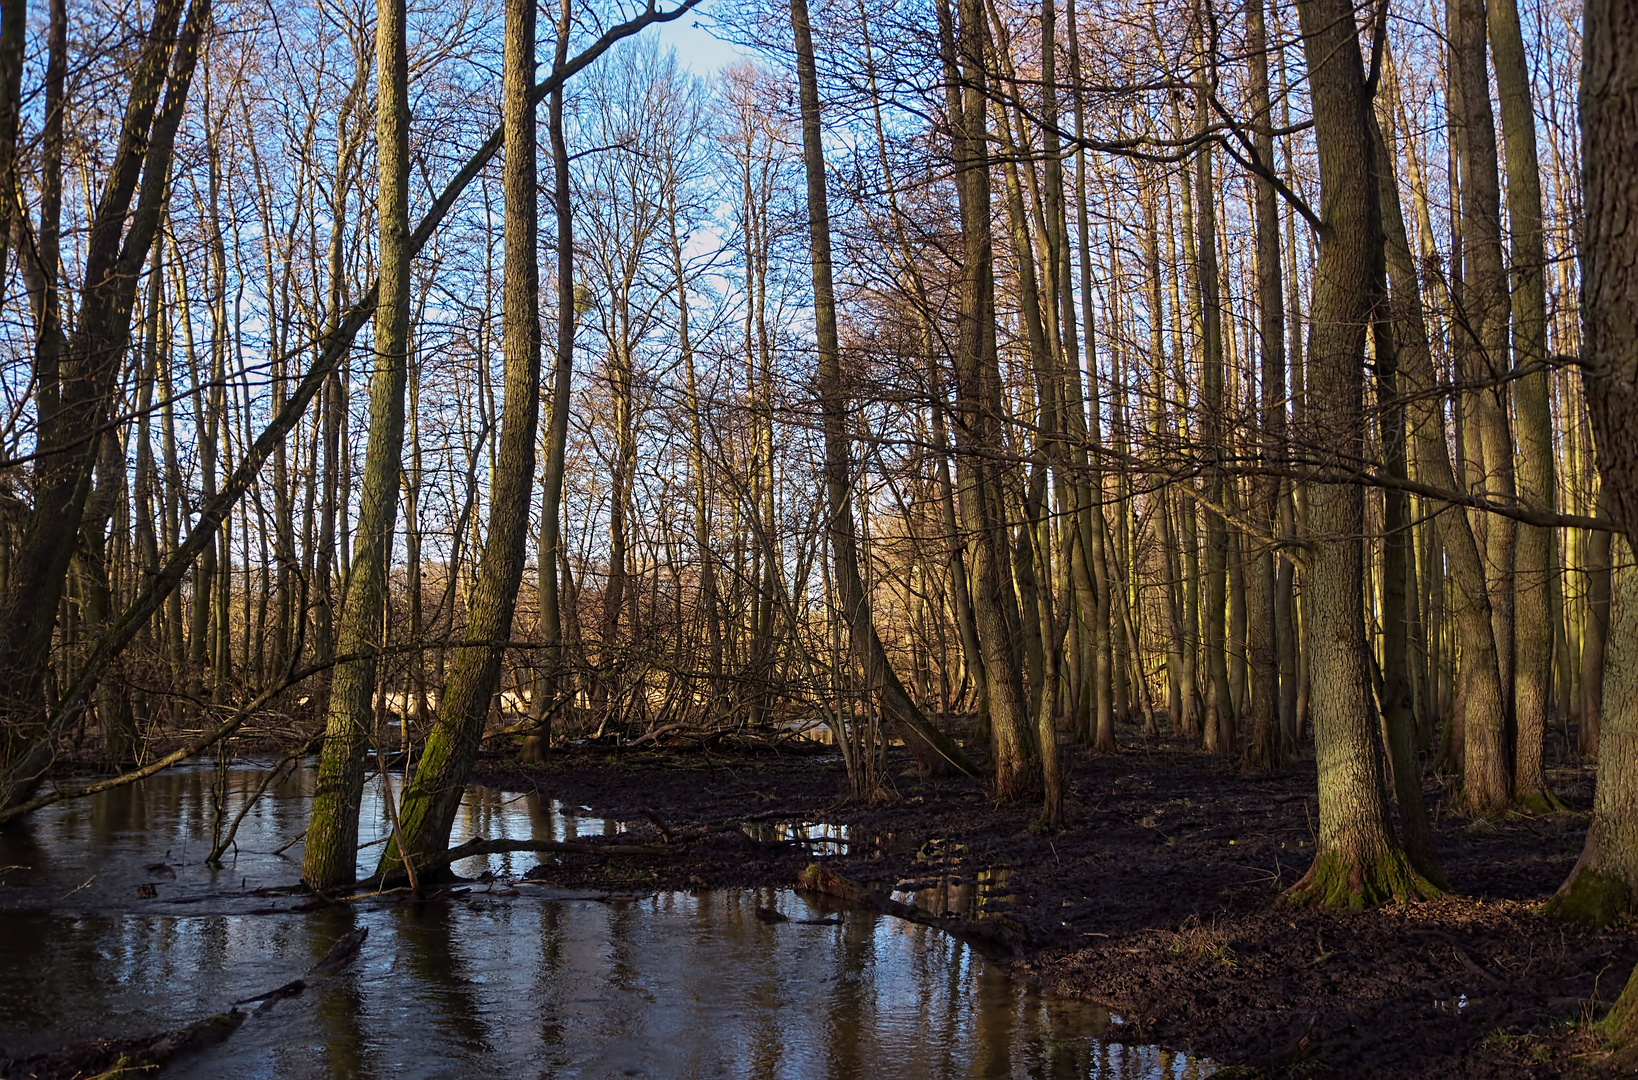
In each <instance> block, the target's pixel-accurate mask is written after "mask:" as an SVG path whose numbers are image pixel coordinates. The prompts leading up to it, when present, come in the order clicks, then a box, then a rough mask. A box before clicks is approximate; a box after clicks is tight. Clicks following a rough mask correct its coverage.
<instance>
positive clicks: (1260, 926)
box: [475, 744, 1638, 1077]
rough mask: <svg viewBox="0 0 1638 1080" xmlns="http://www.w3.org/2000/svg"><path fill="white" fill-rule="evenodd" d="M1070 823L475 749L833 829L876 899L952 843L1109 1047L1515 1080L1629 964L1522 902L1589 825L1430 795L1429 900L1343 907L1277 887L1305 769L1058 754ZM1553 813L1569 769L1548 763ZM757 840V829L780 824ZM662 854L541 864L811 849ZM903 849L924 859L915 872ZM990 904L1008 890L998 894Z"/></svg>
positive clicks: (679, 803) (772, 865) (1305, 840)
mask: <svg viewBox="0 0 1638 1080" xmlns="http://www.w3.org/2000/svg"><path fill="white" fill-rule="evenodd" d="M1071 767H1072V784H1071V788H1070V792H1071V795H1070V798H1069V802H1068V807H1067V810H1068V815H1069V820H1070V827H1069V829H1068V830H1066V831H1064V832H1060V833H1056V834H1051V835H1046V834H1041V833H1038V832H1036V831H1032V828H1031V826H1032V824H1033V823H1034V819H1035V817H1036V813H1037V811H1036V809H1035V808H1034V807H1032V806H1021V805H1020V806H995V805H992V804H991V803H989V802H988V801H986V799H985V797H984V793H983V791H982V789H981V787H980V786H979V785H978V784H976V783H974V782H972V781H966V780H940V781H922V780H919V779H917V778H915V777H914V776H912V775H903V774H901V775H897V776H895V777H894V778H893V780H892V786H893V788H894V791H893V793H892V796H891V798H890V799H889V800H888V801H885V802H881V803H878V804H875V805H869V804H862V803H858V802H854V801H851V800H848V799H847V798H846V797H845V792H846V790H847V789H846V781H845V776H844V774H843V772H842V767H841V763H840V761H839V760H838V759H835V758H833V757H827V756H818V755H791V754H783V755H781V754H773V753H765V754H743V753H740V754H724V753H720V752H711V751H693V752H687V753H663V752H654V753H648V754H645V753H641V752H634V751H626V752H621V753H599V752H596V751H590V750H575V751H569V752H563V753H558V754H556V755H554V757H553V759H552V760H551V761H550V763H549V764H547V765H545V766H542V767H539V768H520V767H519V766H517V765H515V764H512V763H510V762H508V761H506V760H504V759H501V758H493V759H489V760H486V761H485V762H484V763H483V764H482V765H481V767H480V775H479V776H478V777H475V779H482V780H484V781H486V782H489V783H494V784H500V785H503V786H505V787H508V788H511V789H514V790H516V789H519V788H524V787H527V786H535V787H538V789H539V790H540V791H541V792H542V793H543V794H545V795H548V796H551V797H554V798H557V799H560V800H561V801H562V802H563V803H564V804H567V805H570V806H584V807H587V808H589V810H590V812H591V813H595V814H597V815H599V816H608V817H614V818H620V819H627V820H632V821H638V822H642V824H641V825H638V826H634V827H633V828H634V830H635V832H636V836H638V837H645V836H646V838H647V839H657V838H658V837H657V834H658V833H659V831H660V829H659V827H658V826H656V825H654V824H652V823H650V822H649V821H648V820H645V815H644V811H648V812H651V813H652V814H653V815H656V816H658V817H659V819H660V820H661V821H663V822H664V823H665V826H666V827H667V829H668V830H669V831H670V832H672V833H673V834H679V835H681V834H688V833H690V832H693V833H694V834H696V835H697V834H698V832H699V830H700V829H701V828H702V827H705V826H710V825H727V826H732V825H733V824H735V823H738V822H744V821H753V822H756V823H759V824H762V825H765V826H767V827H768V828H769V830H772V829H773V827H774V826H776V825H777V824H779V823H802V822H819V823H826V824H830V825H836V826H844V825H845V826H847V827H848V829H849V836H850V840H851V843H850V845H849V847H848V850H847V851H846V853H845V854H841V855H837V856H834V857H831V858H829V859H827V860H825V861H826V865H827V866H828V867H829V868H830V869H832V870H833V871H834V872H835V873H838V874H841V875H844V876H845V877H847V878H850V879H852V880H854V881H856V882H860V883H863V884H867V885H872V886H876V887H886V888H890V887H891V886H893V885H894V884H895V883H898V882H903V881H907V880H908V881H918V880H920V881H925V879H926V878H927V877H928V862H927V856H928V855H929V854H930V853H932V852H933V851H934V850H935V849H934V848H927V847H924V846H923V845H924V844H925V843H926V842H927V841H929V840H943V841H944V842H945V843H943V844H942V845H937V847H936V850H937V851H938V852H940V853H941V854H943V855H944V856H945V857H950V856H951V853H952V852H953V853H955V856H954V857H955V858H956V859H957V861H958V862H959V868H958V873H959V874H962V875H965V876H967V877H968V879H969V880H971V879H972V878H975V877H977V875H978V872H979V871H982V870H986V869H989V870H1008V871H1010V874H1008V875H1006V883H1005V886H1004V888H998V889H996V890H994V892H995V893H998V894H1006V897H1005V898H1004V899H996V898H994V897H992V899H991V902H990V903H989V904H987V906H986V908H985V910H986V911H987V912H989V913H992V914H993V913H995V912H998V911H1001V910H1005V912H1006V915H1007V916H1008V917H1010V918H1011V919H1014V920H1016V921H1017V923H1018V924H1021V925H1020V926H1019V927H1017V928H1016V929H1017V932H1016V933H1014V934H1012V935H1011V936H1012V939H1013V940H1015V941H1017V942H1018V944H1017V948H1016V959H1015V961H1014V962H1015V963H1016V964H1018V965H1019V966H1020V967H1021V968H1022V969H1024V970H1025V971H1027V972H1028V973H1029V974H1030V976H1031V977H1033V978H1035V979H1038V980H1039V981H1040V982H1041V983H1042V984H1043V985H1044V986H1046V987H1047V988H1048V989H1050V990H1051V991H1053V992H1055V993H1058V994H1062V995H1065V996H1074V997H1086V998H1092V999H1095V1000H1097V1001H1099V1002H1101V1003H1103V1004H1105V1005H1107V1006H1109V1007H1110V1009H1111V1010H1112V1011H1114V1012H1116V1013H1118V1014H1119V1015H1120V1016H1121V1017H1122V1018H1123V1021H1124V1023H1123V1025H1122V1028H1121V1032H1120V1034H1119V1035H1118V1036H1117V1037H1118V1038H1122V1039H1129V1040H1131V1041H1134V1042H1159V1043H1161V1044H1164V1045H1171V1046H1175V1047H1179V1048H1188V1049H1192V1050H1194V1051H1196V1052H1198V1053H1202V1054H1205V1055H1207V1056H1210V1057H1212V1058H1214V1059H1216V1060H1217V1061H1219V1062H1221V1063H1224V1064H1227V1065H1235V1064H1238V1065H1245V1066H1251V1067H1253V1068H1255V1069H1256V1070H1257V1071H1258V1072H1259V1073H1262V1074H1266V1075H1289V1076H1316V1077H1318V1076H1350V1077H1351V1076H1361V1077H1367V1076H1368V1077H1402V1076H1419V1077H1420V1076H1430V1077H1513V1076H1519V1077H1525V1076H1555V1075H1566V1074H1574V1073H1578V1072H1583V1071H1591V1070H1593V1069H1595V1068H1596V1067H1597V1065H1598V1061H1597V1057H1596V1054H1594V1053H1592V1046H1591V1043H1590V1040H1589V1037H1588V1036H1587V1034H1586V1032H1585V1027H1586V1025H1585V1021H1586V1020H1587V1019H1588V1018H1589V1017H1590V1016H1593V1015H1595V1014H1597V1013H1600V1012H1601V1011H1602V1009H1603V1008H1604V1007H1605V1006H1607V1004H1608V1003H1609V1002H1610V1001H1612V1000H1613V999H1614V997H1615V996H1616V995H1617V994H1618V993H1619V992H1620V989H1621V987H1622V985H1623V984H1624V982H1625V980H1626V977H1627V975H1628V973H1629V972H1630V971H1631V970H1632V967H1633V964H1634V962H1635V961H1638V937H1635V935H1634V934H1633V933H1632V932H1631V931H1630V930H1627V929H1616V930H1604V931H1597V930H1588V929H1582V928H1578V927H1573V926H1567V925H1564V924H1561V923H1558V922H1554V921H1551V920H1548V919H1545V918H1543V917H1541V916H1540V915H1538V914H1537V913H1536V908H1537V907H1538V906H1539V905H1540V903H1541V902H1542V901H1543V900H1545V899H1546V898H1547V897H1548V896H1549V895H1550V894H1551V893H1552V891H1553V890H1554V889H1555V888H1556V887H1557V886H1558V884H1559V883H1560V882H1561V881H1562V880H1563V879H1564V877H1565V875H1566V874H1567V873H1568V871H1569V869H1570V867H1571V865H1572V864H1573V863H1574V861H1575V857H1576V854H1577V852H1578V851H1579V849H1580V845H1581V840H1582V836H1583V834H1584V831H1585V828H1586V819H1585V817H1584V816H1582V815H1579V814H1575V813H1560V814H1555V815H1552V816H1548V817H1524V816H1518V817H1511V818H1507V819H1505V820H1500V821H1485V822H1479V823H1474V822H1471V821H1468V820H1465V819H1462V818H1460V817H1457V816H1454V815H1452V814H1451V813H1450V811H1449V798H1448V796H1447V793H1446V791H1445V790H1444V789H1443V788H1442V787H1441V786H1440V784H1439V783H1438V782H1437V781H1436V780H1433V779H1430V780H1429V781H1428V786H1427V796H1428V801H1429V805H1430V807H1432V808H1433V812H1434V813H1435V814H1436V815H1437V823H1436V829H1437V838H1438V843H1439V850H1440V853H1441V855H1442V857H1443V859H1444V865H1445V870H1446V874H1447V877H1448V878H1449V881H1450V884H1451V886H1452V889H1453V894H1452V896H1451V897H1450V898H1448V899H1445V900H1441V901H1437V902H1431V903H1422V904H1416V905H1413V906H1410V907H1406V908H1398V907H1387V908H1381V909H1378V910H1374V911H1367V912H1362V913H1348V912H1327V911H1312V910H1296V909H1291V908H1289V907H1286V906H1284V905H1283V904H1281V903H1280V902H1279V897H1280V894H1281V891H1282V890H1283V889H1284V888H1286V887H1288V886H1289V885H1291V884H1292V883H1293V882H1294V881H1295V880H1296V879H1297V878H1298V877H1300V876H1301V874H1302V872H1303V871H1304V870H1305V869H1306V868H1307V866H1308V862H1309V859H1310V853H1311V851H1312V844H1313V828H1314V814H1315V812H1316V805H1315V798H1314V786H1315V781H1314V770H1313V764H1312V762H1311V761H1310V762H1306V763H1301V764H1297V765H1294V766H1292V767H1291V768H1290V769H1289V770H1287V771H1286V772H1284V773H1281V774H1279V775H1277V776H1272V777H1261V776H1247V775H1243V774H1239V773H1237V772H1236V771H1235V770H1233V769H1232V768H1230V767H1229V766H1228V765H1227V764H1225V763H1222V762H1219V761H1216V760H1213V759H1210V758H1207V757H1205V756H1203V755H1200V754H1197V753H1192V752H1186V751H1182V750H1177V749H1173V748H1169V747H1166V746H1162V745H1147V746H1144V745H1130V744H1129V745H1128V747H1127V749H1125V750H1124V751H1123V752H1122V753H1120V754H1118V755H1115V756H1108V757H1101V756H1075V757H1074V759H1073V760H1072V762H1071ZM1551 781H1552V783H1553V785H1554V788H1555V790H1556V791H1557V792H1558V793H1559V794H1560V795H1561V796H1562V797H1563V798H1564V799H1565V801H1566V802H1567V803H1568V804H1569V805H1571V806H1573V807H1582V808H1585V807H1586V806H1587V805H1588V804H1589V803H1590V801H1591V784H1592V774H1591V771H1590V770H1583V769H1570V768H1567V769H1560V770H1555V771H1553V772H1552V773H1551ZM763 835H764V836H771V837H776V838H777V836H778V835H779V834H778V833H777V831H766V832H764V833H763ZM672 846H673V848H674V850H675V854H673V855H669V856H668V857H665V858H659V859H644V858H642V857H635V858H633V857H627V858H621V859H614V858H609V857H605V856H598V855H584V854H563V855H561V856H558V857H556V858H555V859H554V860H548V861H546V862H545V863H543V864H542V866H541V867H539V868H538V873H539V875H540V876H543V877H545V878H547V879H548V880H551V881H553V882H555V883H558V884H562V885H565V886H570V887H586V886H590V887H599V888H605V889H615V890H624V889H629V890H632V891H638V890H645V889H655V888H687V887H691V886H692V887H696V888H697V887H702V886H704V887H719V886H736V885H769V884H787V883H789V882H791V881H792V880H794V879H795V877H796V876H797V874H798V873H799V872H800V871H801V870H802V868H803V867H804V866H806V865H807V864H808V863H810V862H812V861H814V858H813V856H812V854H810V853H809V851H808V850H804V849H803V848H802V847H801V846H799V845H787V846H780V845H778V844H777V843H774V844H770V843H765V842H764V843H753V842H751V841H748V840H746V839H745V838H744V837H743V836H742V835H736V834H734V833H730V832H726V831H725V832H722V833H720V834H717V835H716V836H715V837H714V838H713V839H710V840H705V841H698V840H695V841H684V842H679V843H676V844H674V845H672ZM918 852H920V853H921V856H922V858H921V860H920V861H918ZM1008 901H1010V903H1009V902H1008Z"/></svg>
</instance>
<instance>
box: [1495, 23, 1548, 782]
mask: <svg viewBox="0 0 1638 1080" xmlns="http://www.w3.org/2000/svg"><path fill="white" fill-rule="evenodd" d="M1485 7H1486V11H1487V12H1488V15H1489V23H1490V43H1491V50H1492V55H1493V56H1494V59H1495V68H1496V88H1497V89H1498V90H1499V91H1500V98H1501V120H1502V135H1503V140H1504V146H1505V149H1506V157H1505V160H1506V167H1507V223H1508V230H1509V233H1510V239H1511V253H1512V279H1513V280H1512V298H1513V304H1512V307H1513V369H1514V371H1515V372H1516V373H1517V378H1516V380H1515V381H1514V383H1513V409H1514V414H1515V416H1516V417H1517V424H1518V427H1517V436H1518V450H1519V454H1518V495H1519V498H1520V499H1521V500H1522V501H1523V502H1524V503H1525V505H1527V506H1531V507H1535V508H1537V509H1540V510H1546V511H1552V510H1555V509H1556V508H1557V506H1556V504H1557V500H1558V477H1557V475H1556V470H1555V462H1554V458H1553V415H1552V406H1551V404H1550V402H1549V400H1548V388H1547V369H1546V366H1545V365H1546V360H1547V288H1546V281H1545V279H1544V277H1543V274H1544V272H1545V270H1546V265H1547V257H1546V253H1545V250H1544V248H1543V242H1542V226H1541V168H1540V165H1539V164H1538V163H1537V160H1536V114H1535V110H1534V108H1532V106H1531V94H1530V68H1529V64H1528V62H1527V60H1526V58H1525V53H1524V38H1523V34H1522V32H1521V30H1520V28H1519V10H1518V0H1488V2H1487V3H1486V5H1485ZM1516 543H1517V547H1516V550H1515V552H1514V559H1515V571H1516V577H1515V579H1514V580H1515V585H1514V592H1515V599H1514V612H1513V619H1514V623H1513V641H1514V646H1513V654H1514V656H1513V663H1514V668H1513V716H1514V722H1515V736H1514V742H1513V747H1514V750H1513V797H1514V798H1515V799H1516V800H1518V803H1519V805H1521V806H1523V807H1524V808H1525V809H1527V810H1534V811H1537V812H1546V811H1550V810H1555V809H1560V808H1561V807H1560V804H1559V802H1558V800H1557V799H1555V798H1554V797H1553V794H1552V792H1551V791H1549V790H1548V789H1547V776H1546V774H1545V773H1544V772H1543V771H1542V751H1543V744H1544V742H1545V739H1546V734H1547V714H1548V712H1549V711H1550V710H1551V708H1552V693H1553V651H1554V639H1555V635H1556V636H1560V637H1561V636H1562V631H1561V630H1559V629H1558V625H1559V624H1558V620H1556V619H1555V618H1554V617H1553V607H1554V604H1553V595H1554V591H1555V590H1554V586H1555V584H1556V582H1557V580H1558V552H1557V550H1556V548H1557V545H1556V534H1555V532H1554V530H1553V529H1550V528H1545V527H1543V526H1540V525H1519V526H1518V532H1517V539H1516Z"/></svg>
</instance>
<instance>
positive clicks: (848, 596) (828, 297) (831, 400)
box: [791, 0, 978, 775]
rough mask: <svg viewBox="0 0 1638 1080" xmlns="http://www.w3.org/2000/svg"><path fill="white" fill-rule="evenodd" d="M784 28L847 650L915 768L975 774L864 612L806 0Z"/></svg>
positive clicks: (794, 2) (867, 607)
mask: <svg viewBox="0 0 1638 1080" xmlns="http://www.w3.org/2000/svg"><path fill="white" fill-rule="evenodd" d="M791 28H792V31H793V33H794V35H795V40H796V74H797V82H798V92H799V95H800V98H801V106H802V163H803V166H804V169H805V171H806V174H807V195H808V235H809V238H810V243H811V246H812V247H811V249H812V255H813V259H812V268H813V308H814V311H813V314H814V331H815V336H816V337H817V338H818V346H819V372H818V375H819V379H818V385H819V400H820V407H821V409H823V412H824V436H825V496H826V502H827V506H828V518H829V520H828V523H827V528H826V532H827V533H828V534H829V537H830V549H831V553H832V556H833V557H834V559H835V567H836V591H837V595H838V598H839V599H840V601H841V604H842V615H843V618H844V619H845V620H846V622H847V625H848V633H849V638H850V640H851V641H852V645H853V653H854V655H855V656H856V657H857V658H858V660H859V664H860V666H861V667H862V668H864V671H865V678H866V679H868V680H869V689H870V692H871V693H872V694H875V695H877V696H878V697H879V699H880V701H881V705H882V711H883V712H884V713H886V714H887V716H888V717H889V719H890V720H891V721H892V723H893V726H894V727H895V728H896V729H897V730H898V732H899V735H900V737H901V738H903V739H904V744H905V746H906V747H907V748H908V749H909V750H910V752H911V753H912V754H913V755H915V758H916V763H917V764H918V765H919V766H920V767H921V769H922V771H923V772H927V773H946V772H950V771H951V770H957V771H960V772H964V773H968V774H971V775H976V774H977V772H978V768H977V766H975V765H974V764H973V763H972V761H971V760H969V759H968V757H967V755H966V753H965V752H964V751H962V749H961V748H960V747H959V746H957V745H956V743H955V741H954V740H952V739H951V738H950V737H949V736H947V735H945V734H944V733H943V732H941V731H939V730H938V729H937V728H935V727H933V725H932V724H931V723H929V722H928V720H927V718H926V717H925V716H924V715H922V711H921V709H920V707H919V706H917V705H916V703H915V702H914V701H913V700H912V699H911V697H910V695H909V694H908V693H906V692H905V689H904V684H903V683H902V682H900V681H899V677H898V674H897V673H896V672H894V670H893V667H892V665H891V664H890V663H888V660H887V652H886V650H885V649H883V648H882V643H881V639H880V638H879V637H878V636H877V634H876V626H875V622H874V620H873V618H872V616H871V604H870V596H869V594H868V593H867V592H866V590H865V585H864V581H863V579H862V578H861V577H860V574H859V548H858V540H857V534H856V532H855V531H854V526H853V483H852V476H851V473H852V467H851V466H852V457H853V450H852V445H851V439H850V437H849V434H848V423H849V419H848V407H847V397H846V389H845V387H844V386H843V380H842V346H841V337H840V335H839V333H838V331H837V326H836V291H835V286H834V284H833V282H832V278H831V259H830V209H829V197H828V194H827V192H826V190H825V157H824V144H823V141H822V139H821V132H820V127H819V119H820V117H819V79H818V72H817V70H816V68H815V65H814V59H813V33H812V30H811V28H810V26H809V23H808V5H807V2H806V0H791Z"/></svg>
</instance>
